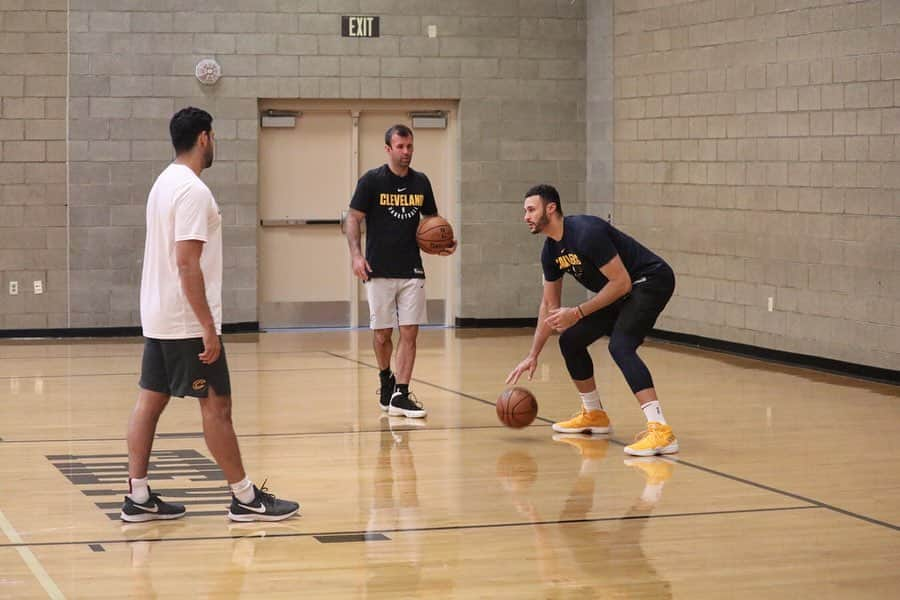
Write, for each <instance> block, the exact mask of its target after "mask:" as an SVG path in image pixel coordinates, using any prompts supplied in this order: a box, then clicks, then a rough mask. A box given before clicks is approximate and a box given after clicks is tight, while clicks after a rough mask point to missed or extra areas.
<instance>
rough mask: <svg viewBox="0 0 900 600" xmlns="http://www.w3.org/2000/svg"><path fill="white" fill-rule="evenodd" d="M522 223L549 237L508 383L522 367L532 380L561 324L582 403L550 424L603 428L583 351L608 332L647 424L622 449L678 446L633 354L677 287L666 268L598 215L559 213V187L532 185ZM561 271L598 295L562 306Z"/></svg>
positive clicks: (652, 451)
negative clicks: (532, 325)
mask: <svg viewBox="0 0 900 600" xmlns="http://www.w3.org/2000/svg"><path fill="white" fill-rule="evenodd" d="M525 222H526V223H527V224H528V227H529V228H530V230H531V232H532V233H534V234H537V233H543V234H545V235H546V236H547V239H546V240H545V242H544V249H543V252H541V265H542V267H543V271H544V295H543V299H542V300H541V306H540V311H539V316H538V323H537V328H536V329H535V332H534V342H533V343H532V346H531V352H530V353H529V354H528V356H527V357H526V358H525V359H524V360H523V361H522V362H520V363H519V364H518V365H517V366H516V368H515V369H513V370H512V372H511V373H510V374H509V377H507V383H515V382H516V381H518V379H519V377H520V376H521V375H522V374H523V373H526V372H527V373H528V378H529V379H530V378H531V376H532V375H533V374H534V370H535V368H537V359H538V356H539V355H540V353H541V350H542V349H543V347H544V344H545V343H546V341H547V338H548V337H549V336H550V333H551V332H552V331H553V330H556V331H559V332H561V334H562V335H560V337H559V347H560V350H561V351H562V354H563V358H564V359H565V361H566V367H567V369H568V371H569V375H570V376H571V377H572V381H573V383H574V384H575V387H576V388H577V389H578V392H579V394H580V395H581V401H582V409H581V412H580V413H579V414H577V415H575V416H574V417H573V418H571V419H569V420H568V421H562V422H559V423H554V424H553V429H554V431H558V432H560V433H564V434H571V433H608V432H609V429H610V427H609V417H608V416H607V414H606V411H605V410H603V406H602V404H601V403H600V395H599V393H598V392H597V386H596V383H595V382H594V364H593V362H592V361H591V357H590V354H588V350H587V349H588V346H590V345H591V344H592V343H594V342H595V341H597V340H598V339H599V338H601V337H602V336H604V335H607V336H609V352H610V354H612V357H613V359H614V360H615V361H616V364H617V365H618V366H619V369H620V370H621V371H622V374H623V375H624V376H625V380H626V381H627V382H628V385H629V386H630V387H631V391H632V392H633V393H634V395H635V396H636V397H637V400H638V402H639V403H640V405H641V409H642V410H643V411H644V415H645V416H646V417H647V431H646V432H644V433H643V434H642V435H640V436H639V439H638V440H637V441H635V442H634V443H633V444H631V445H630V446H626V447H625V452H626V453H628V454H631V455H634V456H652V455H656V454H671V453H674V452H678V440H676V439H675V434H674V433H672V428H671V427H669V425H668V424H667V423H666V420H665V418H664V417H663V413H662V408H661V407H660V405H659V400H658V398H657V396H656V389H655V388H654V386H653V378H652V377H651V376H650V371H649V370H648V369H647V366H646V365H645V364H644V362H643V361H642V360H641V359H640V357H639V356H638V355H637V349H638V347H639V346H640V345H641V344H642V343H643V342H644V337H645V336H646V335H647V334H648V333H650V331H651V330H652V329H653V325H654V324H655V323H656V319H657V317H658V316H659V314H660V313H661V312H662V310H663V308H665V306H666V303H668V301H669V298H671V297H672V293H673V292H674V291H675V275H674V273H673V272H672V269H671V267H669V265H668V264H667V263H666V261H664V260H663V259H662V258H660V257H659V256H657V255H656V254H654V253H653V252H651V251H650V250H648V249H647V248H646V247H644V246H643V245H641V244H640V243H639V242H638V241H636V240H635V239H634V238H631V237H629V236H628V235H626V234H624V233H622V232H621V231H619V230H618V229H616V228H615V227H613V226H612V225H610V224H609V223H607V222H606V221H604V220H603V219H599V218H597V217H592V216H589V215H574V216H569V217H563V212H562V206H561V204H560V200H559V193H558V192H557V191H556V188H554V187H553V186H550V185H537V186H534V187H533V188H531V189H530V190H528V192H527V193H526V194H525ZM565 273H569V274H570V275H572V276H573V277H574V278H575V279H576V280H578V282H579V283H581V285H583V286H584V287H586V288H587V289H589V290H591V291H592V292H595V293H596V295H595V296H594V297H593V298H591V299H590V300H588V301H586V302H583V303H581V304H579V305H578V306H575V307H571V308H569V307H560V303H561V298H562V277H563V274H565Z"/></svg>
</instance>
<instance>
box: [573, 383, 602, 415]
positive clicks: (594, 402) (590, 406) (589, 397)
mask: <svg viewBox="0 0 900 600" xmlns="http://www.w3.org/2000/svg"><path fill="white" fill-rule="evenodd" d="M578 395H579V396H581V404H582V405H583V406H584V410H603V405H602V404H600V392H598V391H597V388H594V390H593V391H590V392H588V393H586V394H578Z"/></svg>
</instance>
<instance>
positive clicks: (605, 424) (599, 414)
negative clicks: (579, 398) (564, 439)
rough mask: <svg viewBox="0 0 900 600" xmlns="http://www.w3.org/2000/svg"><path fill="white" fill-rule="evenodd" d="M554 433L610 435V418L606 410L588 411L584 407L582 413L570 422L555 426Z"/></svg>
mask: <svg viewBox="0 0 900 600" xmlns="http://www.w3.org/2000/svg"><path fill="white" fill-rule="evenodd" d="M553 431H558V432H560V433H609V416H607V414H606V411H605V410H587V409H585V408H584V407H583V406H582V407H581V412H580V413H577V414H575V415H574V416H573V417H572V418H571V419H569V420H568V421H560V422H559V423H554V424H553Z"/></svg>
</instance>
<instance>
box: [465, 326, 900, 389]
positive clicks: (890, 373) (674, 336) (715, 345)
mask: <svg viewBox="0 0 900 600" xmlns="http://www.w3.org/2000/svg"><path fill="white" fill-rule="evenodd" d="M536 324H537V319H535V318H514V319H473V318H464V319H463V318H457V319H456V326H457V327H460V328H488V327H534V326H535V325H536ZM650 336H651V337H653V338H656V339H658V340H665V341H668V342H672V343H675V344H679V345H682V346H692V347H695V348H702V349H704V350H715V351H717V352H725V353H728V354H736V355H738V356H746V357H750V358H758V359H761V360H765V361H769V362H774V363H781V364H786V365H791V366H796V367H805V368H808V369H815V370H817V371H825V372H828V373H835V374H838V375H849V376H851V377H856V378H858V379H867V380H870V381H876V382H878V383H887V384H889V385H900V371H895V370H892V369H883V368H881V367H872V366H869V365H861V364H857V363H850V362H844V361H842V360H835V359H832V358H825V357H821V356H812V355H809V354H798V353H795V352H785V351H783V350H773V349H771V348H763V347H761V346H752V345H750V344H739V343H737V342H729V341H727V340H718V339H715V338H708V337H704V336H701V335H692V334H689V333H678V332H675V331H664V330H661V329H654V330H653V332H652V333H651V334H650Z"/></svg>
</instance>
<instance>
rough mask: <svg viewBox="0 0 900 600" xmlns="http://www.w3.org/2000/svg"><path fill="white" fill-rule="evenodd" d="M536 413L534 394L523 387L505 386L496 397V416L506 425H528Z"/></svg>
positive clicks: (518, 426) (515, 427)
mask: <svg viewBox="0 0 900 600" xmlns="http://www.w3.org/2000/svg"><path fill="white" fill-rule="evenodd" d="M537 413H538V405H537V400H535V398H534V394H532V393H531V392H529V391H528V390H526V389H525V388H522V387H512V388H507V389H505V390H503V393H502V394H500V397H499V398H497V418H498V419H500V422H501V423H503V424H504V425H506V426H507V427H512V428H513V429H521V428H522V427H528V426H529V425H531V422H532V421H534V418H535V417H536V416H537Z"/></svg>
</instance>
